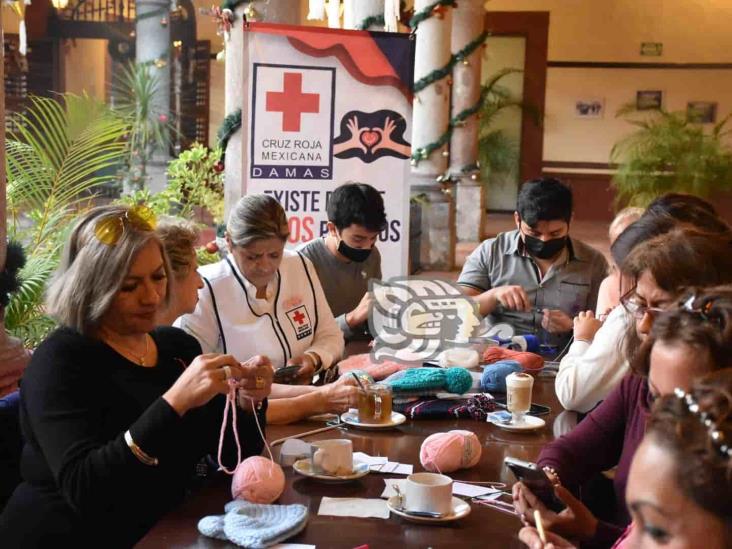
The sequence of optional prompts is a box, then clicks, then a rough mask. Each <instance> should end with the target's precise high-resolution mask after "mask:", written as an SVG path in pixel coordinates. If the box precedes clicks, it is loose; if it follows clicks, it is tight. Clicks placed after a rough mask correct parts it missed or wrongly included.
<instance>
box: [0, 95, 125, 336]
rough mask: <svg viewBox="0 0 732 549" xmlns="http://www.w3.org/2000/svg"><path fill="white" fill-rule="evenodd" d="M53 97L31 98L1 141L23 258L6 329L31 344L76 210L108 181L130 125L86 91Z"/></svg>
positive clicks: (11, 233)
mask: <svg viewBox="0 0 732 549" xmlns="http://www.w3.org/2000/svg"><path fill="white" fill-rule="evenodd" d="M60 99H61V100H60V101H57V100H54V99H50V98H44V97H31V98H30V106H29V109H28V111H27V112H26V113H25V114H23V115H20V119H19V124H18V130H17V131H15V132H13V133H10V134H9V135H8V139H7V140H6V143H5V161H6V173H7V181H8V183H7V212H8V220H7V225H8V237H9V239H12V240H15V241H17V242H20V243H21V244H22V245H23V247H24V248H25V250H26V255H27V261H26V263H25V265H24V266H23V268H22V269H21V270H20V273H19V277H20V280H21V284H20V288H19V289H18V291H17V292H15V293H14V294H13V295H12V296H11V298H10V301H9V303H8V305H7V307H6V309H5V326H6V329H7V330H8V331H9V332H10V333H11V334H13V335H15V336H17V337H19V338H20V339H21V340H23V342H24V343H25V344H26V346H27V347H30V348H32V347H35V346H36V345H37V344H38V343H39V342H40V341H41V340H42V339H43V338H44V337H45V336H46V334H47V333H48V332H49V331H50V330H51V329H53V328H54V326H55V324H54V322H53V320H52V319H51V318H50V317H48V315H46V314H45V311H44V308H43V297H44V293H45V290H46V284H47V282H48V280H49V278H50V277H51V275H52V273H53V271H54V270H55V269H56V267H57V265H58V260H59V256H60V252H61V247H62V245H63V242H64V240H65V238H66V236H67V234H68V231H69V230H70V228H71V226H72V225H73V221H74V219H75V218H76V217H77V216H78V214H79V213H80V212H82V211H84V210H85V209H87V208H89V207H91V206H92V205H93V199H94V196H95V193H96V192H97V191H98V190H100V189H101V188H102V186H103V185H105V184H106V183H108V182H109V181H111V180H112V179H114V177H115V175H114V174H113V172H112V171H111V168H113V167H115V166H118V165H119V164H120V162H122V160H123V158H124V156H125V151H126V148H125V142H124V141H123V136H124V135H125V134H126V133H127V132H128V130H129V126H128V124H127V122H126V121H125V120H124V119H122V118H120V117H119V116H117V115H116V114H114V113H113V112H112V111H110V110H109V109H108V108H107V106H106V105H104V103H101V102H99V101H97V100H95V99H92V98H90V97H88V96H86V95H84V96H77V95H72V94H65V95H63V96H62V97H61V98H60Z"/></svg>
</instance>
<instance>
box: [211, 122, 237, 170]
mask: <svg viewBox="0 0 732 549" xmlns="http://www.w3.org/2000/svg"><path fill="white" fill-rule="evenodd" d="M239 128H241V109H236V110H235V111H234V112H232V113H231V114H230V115H228V116H227V117H226V118H224V121H223V122H222V123H221V126H219V131H217V132H216V138H217V140H218V142H219V147H221V160H220V162H221V164H223V163H224V160H225V158H226V146H227V145H228V144H229V139H231V136H232V135H234V134H235V133H236V132H237V131H239Z"/></svg>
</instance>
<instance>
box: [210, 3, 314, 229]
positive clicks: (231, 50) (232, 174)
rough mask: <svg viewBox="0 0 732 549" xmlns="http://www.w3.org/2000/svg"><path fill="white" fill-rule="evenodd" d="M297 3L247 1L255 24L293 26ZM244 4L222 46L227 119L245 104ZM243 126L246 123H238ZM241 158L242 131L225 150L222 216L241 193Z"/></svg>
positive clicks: (298, 4) (298, 15)
mask: <svg viewBox="0 0 732 549" xmlns="http://www.w3.org/2000/svg"><path fill="white" fill-rule="evenodd" d="M300 1H301V0H255V1H254V2H251V4H252V7H253V8H254V10H255V12H256V14H257V17H256V20H257V21H265V22H267V23H283V24H288V25H297V24H298V23H299V22H300ZM247 8H248V4H242V5H240V6H239V7H237V9H236V13H235V14H234V15H235V21H234V24H233V25H232V26H231V37H230V39H229V41H228V42H227V43H226V67H225V90H224V105H225V109H226V114H227V116H228V115H229V114H231V113H232V112H234V111H236V110H237V109H241V108H242V106H243V105H244V101H246V97H245V95H244V75H245V71H246V70H247V67H245V66H244V55H243V53H244V26H243V24H242V22H243V21H244V12H245V11H246V10H247ZM242 122H243V124H246V120H244V121H242ZM244 173H245V172H244V157H243V156H242V132H241V130H239V131H237V132H236V133H234V135H232V136H231V139H229V143H228V145H227V147H226V166H225V170H224V205H225V215H226V217H228V215H229V210H230V209H231V207H232V206H233V205H234V204H235V203H236V201H237V200H239V198H241V197H242V195H243V194H244V183H245V181H244Z"/></svg>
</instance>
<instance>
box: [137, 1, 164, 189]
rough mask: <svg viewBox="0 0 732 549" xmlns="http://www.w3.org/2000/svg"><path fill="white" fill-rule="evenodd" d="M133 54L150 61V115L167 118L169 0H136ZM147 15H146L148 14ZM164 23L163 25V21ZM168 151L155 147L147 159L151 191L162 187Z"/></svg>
mask: <svg viewBox="0 0 732 549" xmlns="http://www.w3.org/2000/svg"><path fill="white" fill-rule="evenodd" d="M136 9H137V23H136V24H135V56H136V61H137V62H138V63H144V62H150V61H151V62H152V64H151V65H150V74H151V75H153V77H154V78H155V80H156V84H157V85H156V90H155V94H154V97H153V100H152V113H151V116H152V117H155V119H157V118H158V117H159V116H160V115H165V117H167V119H168V120H170V48H171V41H170V0H137V3H136ZM148 14H149V15H148ZM163 22H164V24H163ZM168 160H170V154H169V153H168V150H167V149H166V150H156V151H155V152H154V153H153V155H152V158H151V159H150V160H149V161H148V163H147V167H146V172H147V176H148V180H147V186H148V188H149V189H150V190H151V191H153V192H158V191H161V190H163V189H164V188H165V185H166V182H167V177H166V173H165V172H166V169H167V166H168Z"/></svg>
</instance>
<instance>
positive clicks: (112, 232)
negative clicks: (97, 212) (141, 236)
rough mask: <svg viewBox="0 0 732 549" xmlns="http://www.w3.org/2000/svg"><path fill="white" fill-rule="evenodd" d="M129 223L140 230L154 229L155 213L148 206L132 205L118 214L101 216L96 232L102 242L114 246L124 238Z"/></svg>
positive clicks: (95, 228)
mask: <svg viewBox="0 0 732 549" xmlns="http://www.w3.org/2000/svg"><path fill="white" fill-rule="evenodd" d="M127 225H130V226H131V227H134V228H135V229H137V230H139V231H154V230H155V225H156V220H155V214H154V213H153V211H152V210H151V209H150V208H148V207H147V206H142V205H138V206H132V207H131V208H129V209H127V210H125V211H123V212H120V213H118V214H114V215H108V216H104V217H103V218H101V219H100V220H99V221H97V224H96V225H95V227H94V234H95V235H96V237H97V239H98V240H99V241H100V242H101V243H103V244H106V245H107V246H114V245H116V244H117V243H118V242H119V239H120V238H122V235H123V234H124V232H125V228H126V227H127Z"/></svg>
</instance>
